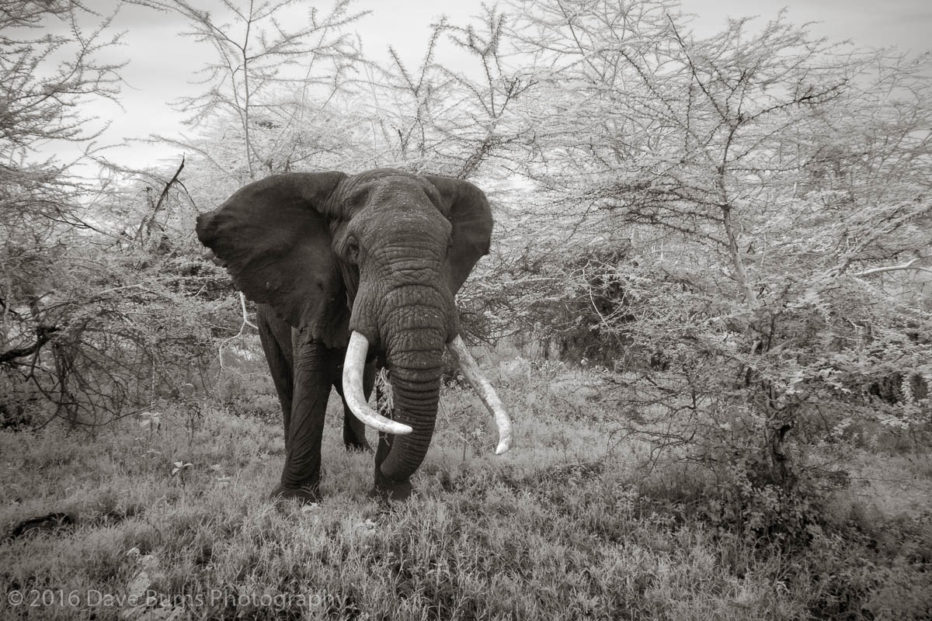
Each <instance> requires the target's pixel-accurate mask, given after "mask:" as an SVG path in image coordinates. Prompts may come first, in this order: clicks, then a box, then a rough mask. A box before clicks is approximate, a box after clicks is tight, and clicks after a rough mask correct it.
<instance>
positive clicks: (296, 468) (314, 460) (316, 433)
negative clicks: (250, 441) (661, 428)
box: [276, 331, 331, 500]
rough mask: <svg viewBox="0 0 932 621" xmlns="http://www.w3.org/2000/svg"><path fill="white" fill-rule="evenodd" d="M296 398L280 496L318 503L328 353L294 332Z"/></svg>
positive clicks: (327, 378)
mask: <svg viewBox="0 0 932 621" xmlns="http://www.w3.org/2000/svg"><path fill="white" fill-rule="evenodd" d="M293 351H294V398H293V400H292V406H291V420H290V421H289V427H288V436H287V438H286V446H287V455H286V457H285V467H284V469H283V470H282V478H281V486H280V488H279V490H276V491H277V493H278V494H279V495H281V496H285V497H299V498H301V499H304V500H316V499H317V498H318V497H319V486H320V444H321V436H322V435H323V430H324V415H325V414H326V412H327V399H328V397H329V396H330V375H331V373H330V369H329V368H328V366H329V362H330V356H329V352H328V350H327V348H326V347H324V346H323V345H322V344H320V343H318V342H316V341H312V340H310V339H309V337H308V336H307V335H302V334H300V333H299V332H297V331H295V332H294V337H293Z"/></svg>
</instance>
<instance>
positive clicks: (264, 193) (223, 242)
mask: <svg viewBox="0 0 932 621" xmlns="http://www.w3.org/2000/svg"><path fill="white" fill-rule="evenodd" d="M345 178H346V175H344V174H343V173H340V172H327V173H318V174H311V173H289V174H283V175H273V176H271V177H266V178H265V179H262V180H260V181H256V182H254V183H250V184H249V185H247V186H245V187H243V188H242V189H240V190H239V191H237V192H236V193H235V194H233V196H231V197H230V198H229V199H227V201H226V202H225V203H223V205H221V206H220V207H218V208H217V209H215V210H214V211H211V212H208V213H205V214H201V215H200V216H199V217H198V219H197V237H198V239H199V240H200V241H201V243H202V244H204V245H205V246H207V247H208V248H210V249H211V250H213V252H214V254H215V255H216V256H217V257H218V258H219V259H220V260H221V261H222V262H223V263H224V265H225V266H226V268H227V271H228V272H229V273H230V276H232V277H233V282H234V283H235V284H236V287H237V288H238V289H239V290H240V291H242V292H243V293H244V294H246V297H248V298H249V299H250V300H253V301H254V302H259V303H262V304H268V305H270V306H271V307H272V308H273V309H274V310H275V312H276V313H277V314H278V315H279V316H280V317H281V318H282V319H284V320H285V321H287V322H288V323H289V324H290V325H291V326H293V327H295V328H299V329H305V328H308V329H310V330H311V334H312V335H314V336H315V337H317V338H324V337H328V335H329V333H331V332H333V333H334V334H335V335H336V334H337V333H338V332H339V331H337V330H335V328H336V326H334V325H333V324H335V323H339V322H341V321H345V320H346V317H345V316H344V315H346V310H345V306H346V304H345V301H344V300H343V298H344V296H345V294H344V293H343V282H342V279H341V277H340V272H339V268H338V266H337V262H336V258H335V257H334V256H333V253H332V251H331V249H330V229H329V222H328V220H327V218H326V217H325V216H323V215H322V211H323V209H322V208H323V207H324V205H325V204H326V203H327V201H328V200H329V198H330V195H331V194H332V193H333V191H334V190H335V189H336V187H337V186H338V185H339V183H340V181H342V180H343V179H345Z"/></svg>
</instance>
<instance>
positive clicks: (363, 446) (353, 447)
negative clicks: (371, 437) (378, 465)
mask: <svg viewBox="0 0 932 621" xmlns="http://www.w3.org/2000/svg"><path fill="white" fill-rule="evenodd" d="M343 445H344V446H345V447H346V450H347V451H349V452H350V453H371V452H372V447H371V446H369V443H368V442H366V440H365V439H364V440H362V441H361V442H360V441H358V440H346V439H344V441H343Z"/></svg>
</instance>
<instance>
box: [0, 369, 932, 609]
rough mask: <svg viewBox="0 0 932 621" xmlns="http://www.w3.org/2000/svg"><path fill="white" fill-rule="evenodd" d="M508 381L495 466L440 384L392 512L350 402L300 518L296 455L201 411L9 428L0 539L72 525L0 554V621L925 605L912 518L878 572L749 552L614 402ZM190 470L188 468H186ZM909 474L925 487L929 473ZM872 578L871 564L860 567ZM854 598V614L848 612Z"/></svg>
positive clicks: (828, 547)
mask: <svg viewBox="0 0 932 621" xmlns="http://www.w3.org/2000/svg"><path fill="white" fill-rule="evenodd" d="M512 371H513V369H504V370H503V371H502V372H501V373H499V374H498V375H499V376H498V377H497V378H496V379H497V383H498V384H499V385H500V386H501V389H502V395H503V398H504V399H505V401H506V402H508V403H510V404H512V407H513V410H514V417H515V422H516V427H517V429H518V430H519V435H518V438H517V442H516V446H515V448H514V449H513V450H512V451H511V452H510V453H508V454H507V455H506V456H504V457H500V458H497V457H495V456H494V455H492V447H493V446H494V442H493V440H494V439H493V438H492V436H491V433H490V429H489V427H490V425H489V424H488V421H486V420H485V419H484V418H479V417H481V416H482V410H481V408H480V406H479V402H478V400H477V399H476V398H475V397H474V396H473V395H472V394H471V393H469V392H466V391H462V390H459V389H451V390H447V391H446V394H445V397H444V402H443V407H442V410H441V420H440V421H439V422H438V427H439V432H438V434H437V436H436V438H435V441H434V444H433V446H432V448H431V451H430V453H429V456H428V459H427V462H426V463H425V465H424V466H423V467H422V468H421V470H420V471H419V473H418V474H417V478H416V480H415V486H416V488H417V490H418V492H417V495H416V496H415V497H414V498H413V499H412V500H411V501H409V502H407V503H405V504H402V505H396V506H394V507H392V508H391V509H389V510H382V509H380V507H379V506H378V505H377V504H375V503H374V502H373V501H371V500H369V499H368V498H367V492H368V490H369V487H370V485H371V474H372V473H371V468H372V459H371V456H370V455H361V454H351V453H346V452H344V451H343V449H342V443H341V441H340V433H339V426H338V425H339V423H340V417H339V416H338V415H337V410H336V408H335V407H331V411H330V412H329V418H328V428H327V431H326V434H325V438H324V445H325V448H324V458H323V459H324V464H325V474H324V483H323V492H324V494H325V500H324V501H323V502H322V503H321V504H319V505H316V506H313V507H310V508H304V509H302V508H300V507H297V506H285V507H276V506H275V505H273V504H272V503H270V502H269V501H268V500H267V499H266V496H265V495H266V493H267V492H268V490H269V489H270V488H271V487H272V485H273V484H274V482H275V480H276V479H277V477H278V474H279V468H280V465H281V461H282V459H283V448H282V447H283V442H282V437H281V436H282V433H281V430H280V429H279V428H278V425H276V424H272V423H269V422H264V421H263V420H260V419H259V418H256V417H253V416H246V417H240V416H236V415H234V414H232V413H230V412H228V411H223V410H221V409H220V408H218V407H216V406H210V405H204V408H203V409H204V412H205V413H204V415H203V417H202V418H201V419H200V420H199V421H198V422H197V424H196V425H194V426H193V427H194V428H193V430H192V424H191V421H192V416H193V414H192V411H191V410H190V409H189V408H190V406H174V407H172V408H168V409H167V410H166V411H164V412H163V413H162V416H161V420H160V424H159V427H158V428H157V429H156V428H152V429H148V428H144V427H142V426H140V425H139V423H138V422H137V421H125V422H124V423H122V424H120V425H118V426H115V427H113V428H110V429H107V430H106V431H104V432H102V433H100V434H99V435H98V436H97V437H96V438H94V439H90V438H88V437H87V436H85V435H82V434H76V433H75V434H70V435H69V434H66V433H64V432H63V431H62V430H60V429H49V430H46V431H44V432H41V433H38V434H23V433H12V432H4V433H0V455H2V468H3V485H2V494H3V498H4V500H5V503H4V505H3V508H2V510H0V527H5V526H6V527H8V526H9V525H12V524H15V523H17V522H19V521H20V520H23V519H25V518H28V517H31V516H37V515H43V514H48V513H50V512H67V513H70V514H72V515H73V516H74V517H75V518H76V523H75V525H73V526H71V527H63V528H59V529H55V530H46V531H42V532H38V533H34V534H30V535H26V536H22V537H17V538H15V539H13V540H7V541H5V542H3V543H2V544H0V555H2V558H3V562H2V564H0V587H2V590H3V591H4V594H6V593H10V592H12V591H14V590H16V591H19V592H22V593H23V594H24V597H25V599H26V601H25V602H24V603H23V604H22V605H19V606H15V607H13V606H11V605H10V603H9V602H8V601H4V602H2V603H0V617H2V618H8V617H14V618H15V617H17V616H20V617H26V618H33V619H54V618H67V619H72V618H88V619H89V618H95V619H108V618H130V619H165V618H178V619H184V618H232V617H242V618H276V619H277V618H353V619H357V618H358V619H364V618H369V619H424V618H437V619H453V618H461V619H474V618H483V619H501V618H520V619H525V618H527V619H550V618H579V619H589V618H604V619H619V618H622V619H623V618H631V619H636V618H670V619H710V618H715V619H749V618H755V619H797V618H805V617H812V616H816V617H817V616H827V617H830V616H833V611H839V610H852V609H854V610H860V611H861V614H862V615H863V616H864V617H865V618H868V617H870V616H872V615H879V616H881V617H883V616H888V617H896V618H904V617H910V616H915V617H921V616H923V614H925V613H927V612H928V611H929V610H930V609H929V606H930V605H932V604H930V600H929V595H928V587H930V586H932V585H930V584H929V580H928V578H927V577H926V576H928V575H929V572H928V568H929V566H928V563H929V562H930V560H932V552H930V551H929V550H928V549H926V548H924V547H923V546H927V545H928V544H929V543H930V542H932V535H930V533H932V530H930V529H929V528H928V525H926V528H925V529H924V530H923V529H922V528H921V527H920V526H915V524H914V522H915V520H914V522H910V523H909V524H905V523H901V524H900V526H901V528H900V530H899V531H898V532H899V533H900V534H901V535H902V537H906V540H907V541H909V542H912V543H911V544H910V545H912V546H913V547H912V548H909V549H908V550H905V551H903V549H902V538H901V545H900V548H897V546H895V545H894V544H893V543H890V544H889V545H888V548H889V549H886V551H885V552H884V553H883V554H880V553H877V552H876V550H877V546H876V545H875V546H874V550H875V552H874V553H873V554H874V555H873V556H872V557H871V558H870V559H869V560H868V559H866V558H865V557H863V554H867V552H862V551H861V550H862V548H863V550H867V549H868V546H866V544H865V543H864V542H863V541H862V540H857V541H845V540H844V539H840V538H839V536H838V535H837V534H832V533H827V532H826V533H822V534H820V535H819V536H818V537H817V538H816V539H814V543H813V546H814V547H813V549H812V551H811V553H805V554H802V555H800V553H798V552H797V553H794V554H787V553H780V552H778V551H768V550H766V549H761V548H759V547H755V545H754V543H753V542H749V541H747V540H746V539H744V538H741V537H739V536H733V535H732V534H730V533H728V532H725V531H723V530H722V529H721V528H716V527H714V526H710V525H709V524H707V523H704V522H703V521H701V520H698V519H695V520H690V519H688V516H686V517H685V518H684V515H683V512H682V511H681V510H678V509H677V508H676V507H675V506H674V504H673V503H672V501H664V500H663V499H658V498H649V497H647V496H646V495H645V494H647V492H646V491H645V490H646V489H647V487H646V486H643V485H641V484H640V483H639V481H640V479H641V478H643V476H644V475H643V473H642V472H641V471H639V470H638V469H637V468H636V463H637V459H636V457H637V456H638V455H639V454H641V453H642V452H643V450H644V447H641V446H638V445H634V444H625V443H619V442H618V437H617V436H616V435H615V434H613V431H614V426H613V425H612V423H611V422H610V421H611V420H612V417H611V414H612V411H611V408H612V406H611V404H606V403H602V402H600V401H599V400H598V398H593V396H592V395H591V394H590V393H589V392H585V391H583V393H584V394H583V396H582V397H581V399H582V401H581V402H580V401H578V400H577V399H578V398H577V397H574V396H572V395H567V394H565V393H560V394H555V393H553V392H550V391H548V390H547V389H546V388H545V386H546V384H547V383H552V380H553V379H554V378H553V377H541V378H538V379H533V378H532V379H529V378H528V377H526V376H525V375H523V374H522V373H523V372H521V371H520V370H519V372H518V374H517V375H518V376H517V377H515V373H513V372H512ZM556 372H560V371H559V369H557V370H556V371H554V373H556ZM529 381H530V382H537V383H536V384H533V385H530V386H529ZM567 403H569V405H567ZM477 420H480V421H481V423H480V424H479V425H478V426H477ZM607 421H609V422H607ZM477 427H478V429H479V431H478V433H477V431H476V430H477ZM175 462H182V464H188V463H189V464H191V466H190V467H185V468H183V469H182V470H181V471H179V472H176V473H175V474H172V471H173V469H174V466H173V464H174V463H175ZM877 467H881V466H877ZM913 474H914V475H915V476H919V477H925V479H926V481H928V479H929V478H932V473H930V472H929V469H928V468H927V467H926V468H924V469H923V468H915V469H914V470H913ZM658 476H660V475H658V474H657V473H656V472H655V474H654V475H652V477H654V479H653V480H654V482H655V483H656V481H657V480H658V479H657V478H656V477H658ZM677 485H689V483H688V481H686V482H683V481H680V482H679V483H677ZM926 500H927V501H928V499H926ZM665 503H668V504H665ZM667 509H669V510H667ZM927 509H928V507H927ZM838 510H839V511H842V510H841V509H838ZM844 511H845V512H849V513H850V512H851V511H852V508H851V505H850V504H849V505H846V506H845V508H844ZM846 515H847V514H846ZM865 515H868V514H865ZM871 515H872V514H871ZM926 515H928V511H926ZM849 517H850V516H849ZM840 521H844V520H840ZM862 521H868V520H862ZM924 538H925V539H924ZM859 546H860V547H859ZM881 548H882V546H881ZM881 551H883V550H881ZM865 563H870V564H872V570H871V571H867V572H863V571H862V572H861V573H858V572H859V571H861V570H862V569H863V567H864V565H865ZM830 572H834V573H831V576H833V578H831V579H828V578H827V576H829V573H830ZM845 572H850V575H848V574H846V573H845ZM832 580H834V582H833V581H832ZM107 596H109V598H110V599H107ZM130 596H135V599H132V600H130V599H127V598H129V597H130ZM42 597H46V602H45V603H43V602H42ZM49 597H51V598H52V599H54V600H55V601H54V602H52V603H50V602H49V601H48V598H49ZM69 598H70V600H71V601H69ZM846 598H847V599H846ZM852 598H853V599H855V600H857V601H856V602H855V603H856V605H857V607H853V606H852V605H848V604H845V601H848V600H852ZM842 600H844V601H842ZM849 603H850V602H849ZM30 604H35V605H30ZM833 606H834V608H833ZM846 606H847V607H846Z"/></svg>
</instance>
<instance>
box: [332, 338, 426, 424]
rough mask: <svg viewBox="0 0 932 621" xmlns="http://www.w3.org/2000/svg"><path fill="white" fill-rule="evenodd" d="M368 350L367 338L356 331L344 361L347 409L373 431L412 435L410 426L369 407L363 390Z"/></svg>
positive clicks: (344, 393)
mask: <svg viewBox="0 0 932 621" xmlns="http://www.w3.org/2000/svg"><path fill="white" fill-rule="evenodd" d="M368 350H369V341H368V340H366V337H364V336H363V335H362V334H360V333H359V332H355V331H354V332H353V333H352V334H350V340H349V345H348V346H347V347H346V358H344V359H343V398H344V399H346V405H347V407H349V409H350V411H351V412H352V413H353V415H354V416H355V417H356V418H358V419H359V420H361V421H362V422H363V424H365V425H368V426H369V427H372V428H373V429H377V430H379V431H384V432H385V433H394V434H397V435H404V434H407V433H411V431H412V429H411V427H409V426H408V425H404V424H402V423H399V422H397V421H393V420H392V419H390V418H385V417H384V416H382V415H381V414H379V413H378V412H376V411H375V410H373V409H372V408H370V407H369V403H368V402H367V401H366V396H365V393H363V390H362V374H363V369H364V368H365V366H366V352H367V351H368Z"/></svg>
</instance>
